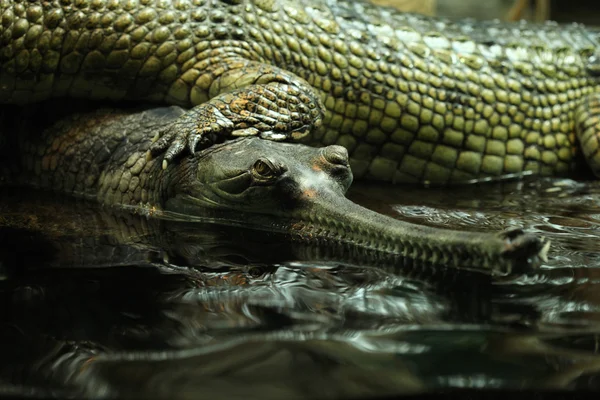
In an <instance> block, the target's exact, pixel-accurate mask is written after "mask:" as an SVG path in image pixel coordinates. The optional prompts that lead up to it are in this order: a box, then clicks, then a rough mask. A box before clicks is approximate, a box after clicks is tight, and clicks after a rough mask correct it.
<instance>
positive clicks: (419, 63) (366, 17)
mask: <svg viewBox="0 0 600 400" xmlns="http://www.w3.org/2000/svg"><path fill="white" fill-rule="evenodd" d="M0 16H1V24H0V66H1V70H0V102H2V103H15V104H23V103H30V102H35V101H38V100H42V99H47V98H51V97H64V96H69V97H77V98H90V99H110V100H122V99H127V100H136V101H142V100H144V101H151V102H158V103H170V104H176V105H180V106H185V107H192V106H196V107H195V108H192V109H191V110H190V112H189V113H188V114H186V115H183V116H182V117H181V118H180V119H179V121H176V122H174V123H173V125H172V127H170V128H167V129H165V130H164V132H161V138H160V139H159V140H158V141H157V142H156V144H155V145H154V146H153V148H152V153H153V154H154V155H155V156H158V155H159V154H161V153H164V154H163V157H164V160H166V161H168V160H171V159H173V158H174V157H175V156H176V155H178V154H179V153H184V152H186V151H192V152H193V150H194V149H195V147H196V145H197V143H198V142H199V141H201V138H204V139H214V138H215V137H217V136H224V137H232V136H243V135H259V136H261V137H263V138H269V139H273V140H285V139H296V140H300V139H302V140H304V141H305V142H307V143H310V144H313V145H329V144H339V145H342V146H344V147H346V148H347V149H348V150H349V152H350V158H351V165H352V168H353V171H354V174H355V176H357V177H370V178H375V179H379V180H385V181H395V182H414V181H431V182H449V181H465V180H466V181H469V180H477V179H481V178H484V177H486V176H498V175H504V174H511V173H519V172H521V171H532V172H533V173H539V174H542V175H565V174H568V173H570V172H572V171H573V170H574V169H575V167H576V166H577V164H578V162H577V161H578V160H579V159H580V155H583V156H584V157H585V159H586V160H587V164H588V165H589V167H590V168H591V170H592V171H593V172H594V173H595V174H599V173H600V155H598V148H599V147H598V132H599V129H600V125H599V123H598V110H599V107H598V105H599V104H600V102H599V96H600V95H599V94H598V88H599V87H600V86H599V85H598V82H599V76H600V62H599V61H598V59H597V58H596V55H597V53H598V47H599V46H598V42H599V39H600V30H598V29H593V28H589V27H587V28H586V27H583V26H580V25H572V26H559V25H557V24H553V23H548V24H543V25H533V24H527V23H516V24H515V23H512V24H506V23H501V22H474V21H461V22H457V23H454V22H451V21H448V20H445V19H439V18H429V17H424V16H419V15H413V14H405V13H401V12H398V11H395V10H392V9H389V8H382V7H377V6H374V5H372V4H370V3H367V2H364V1H354V0H352V1H350V0H347V1H344V0H304V1H295V0H294V1H292V0H175V1H164V0H122V1H120V0H108V1H100V0H54V1H29V0H28V1H25V0H23V1H21V0H12V1H10V0H1V1H0ZM186 149H189V150H186Z"/></svg>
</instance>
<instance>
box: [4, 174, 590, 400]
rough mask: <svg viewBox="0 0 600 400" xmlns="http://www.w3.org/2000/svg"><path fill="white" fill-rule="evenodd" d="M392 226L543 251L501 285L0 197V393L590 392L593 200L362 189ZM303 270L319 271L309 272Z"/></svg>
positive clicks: (263, 237)
mask: <svg viewBox="0 0 600 400" xmlns="http://www.w3.org/2000/svg"><path fill="white" fill-rule="evenodd" d="M351 197H352V198H353V199H354V200H355V201H357V202H359V203H361V204H363V205H366V206H368V207H370V208H374V209H376V210H378V211H380V212H383V213H386V214H389V215H392V216H394V217H397V218H402V219H407V220H411V221H416V222H421V223H427V224H431V225H435V226H447V227H453V228H459V229H469V230H480V231H486V230H491V231H496V230H500V229H504V228H508V227H511V226H524V227H526V228H527V229H529V230H532V231H535V232H537V233H539V234H541V235H544V236H546V237H548V238H549V239H551V241H552V247H551V251H550V254H549V256H550V259H549V261H548V263H546V264H545V265H543V267H542V268H541V269H540V270H539V271H537V272H535V273H532V274H530V275H527V276H518V277H513V278H505V279H502V280H498V281H494V282H492V281H490V280H489V279H487V278H485V277H482V276H479V275H456V274H453V273H450V272H448V271H440V272H439V273H433V272H431V271H418V270H415V267H413V268H412V269H410V271H409V270H408V269H407V270H405V269H404V268H405V267H403V266H399V265H396V266H387V267H386V266H381V265H369V264H368V263H365V262H364V261H356V260H353V259H352V256H351V255H346V256H344V257H341V258H340V259H338V260H336V259H332V258H331V257H322V261H302V260H303V259H304V260H306V259H307V258H306V257H305V256H306V255H307V254H309V253H310V252H308V251H307V249H303V250H302V251H298V249H297V248H296V249H294V248H291V247H290V246H288V244H286V241H285V240H282V238H281V237H280V236H278V235H276V234H269V233H261V232H255V231H252V230H248V229H245V228H240V227H237V228H236V227H224V226H220V225H215V224H207V223H196V224H180V223H175V222H168V221H156V220H153V219H148V218H146V217H143V216H136V215H130V214H125V213H115V212H113V211H110V210H99V209H97V208H95V207H90V206H88V205H86V204H82V203H73V202H68V201H66V200H65V199H55V198H50V196H47V195H45V194H44V195H40V194H35V193H33V194H32V193H27V194H26V195H22V194H19V195H17V194H14V193H9V192H3V193H1V196H0V198H2V203H0V268H1V270H0V273H1V277H2V280H1V281H0V297H1V300H0V301H1V302H2V305H1V306H0V313H1V314H2V315H1V316H0V321H1V325H0V334H1V336H2V340H0V354H1V355H2V357H0V394H7V393H19V394H22V395H28V396H32V397H36V396H47V395H55V396H59V397H60V396H66V395H72V396H82V395H84V396H89V397H100V398H101V397H113V396H115V395H120V396H124V397H138V398H165V399H176V398H177V399H179V398H181V399H185V398H190V399H192V398H194V399H196V398H214V399H219V398H222V399H231V398H238V397H239V398H242V397H243V398H257V399H279V398H311V399H314V398H323V399H325V398H361V397H367V396H375V395H391V394H394V395H395V394H414V393H423V392H427V391H432V390H438V389H442V388H506V389H524V388H535V389H552V390H554V389H569V390H571V389H600V356H598V355H597V352H598V348H599V347H600V341H599V339H600V241H599V238H600V229H599V228H600V186H599V185H597V184H596V183H577V182H574V181H568V180H553V181H552V180H542V181H539V180H537V181H536V180H530V181H523V182H511V183H503V184H494V185H482V186H471V187H459V188H451V189H449V188H444V189H416V188H406V187H390V186H377V185H362V186H361V185H355V186H354V188H353V190H352V192H351ZM312 257H313V258H311V259H313V260H318V259H319V257H318V255H317V257H316V258H315V256H314V254H313V255H312Z"/></svg>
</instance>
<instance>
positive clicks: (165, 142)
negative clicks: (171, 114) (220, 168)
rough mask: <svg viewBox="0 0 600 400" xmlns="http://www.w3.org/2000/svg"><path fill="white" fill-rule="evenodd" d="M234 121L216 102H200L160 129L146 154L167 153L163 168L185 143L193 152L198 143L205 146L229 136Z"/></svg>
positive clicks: (179, 152)
mask: <svg viewBox="0 0 600 400" xmlns="http://www.w3.org/2000/svg"><path fill="white" fill-rule="evenodd" d="M234 126H235V125H234V123H233V122H232V121H231V120H230V119H229V118H227V117H226V116H225V115H223V113H221V112H220V111H219V110H218V109H217V108H215V107H213V106H200V107H196V108H195V109H193V110H191V111H189V112H187V113H185V114H184V115H182V116H181V117H179V118H178V119H177V120H176V121H175V122H173V123H172V124H170V125H169V126H168V127H166V128H165V129H163V130H162V131H160V132H157V134H156V136H155V137H154V139H153V143H152V145H151V146H150V149H149V151H148V154H147V158H148V159H152V158H154V157H156V156H157V155H159V154H161V153H164V157H163V162H162V168H163V169H166V168H167V165H168V163H169V162H171V161H172V160H173V159H174V158H175V157H177V156H178V155H180V154H182V153H183V152H184V151H185V149H186V147H187V149H188V151H189V153H190V154H194V152H195V151H196V149H197V148H198V146H199V145H200V146H206V145H210V144H213V143H215V142H216V141H218V138H219V137H226V136H229V135H230V134H231V132H232V131H233V129H234Z"/></svg>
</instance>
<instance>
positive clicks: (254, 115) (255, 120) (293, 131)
mask: <svg viewBox="0 0 600 400" xmlns="http://www.w3.org/2000/svg"><path fill="white" fill-rule="evenodd" d="M322 117H323V106H322V104H321V102H320V101H319V100H318V99H316V98H315V97H314V96H309V95H307V94H305V93H304V92H303V91H302V90H301V89H300V88H298V87H296V86H293V85H288V84H280V83H274V84H269V85H255V86H250V87H247V88H244V89H240V90H237V91H234V92H231V93H227V94H223V95H221V96H217V97H215V98H214V99H212V100H211V101H209V102H208V103H205V104H201V105H199V106H197V107H195V108H193V109H191V110H189V111H188V112H186V113H185V114H184V115H182V116H181V117H179V119H178V120H177V121H175V122H173V123H172V124H171V125H170V126H168V127H167V128H165V129H164V130H163V131H161V132H158V133H157V135H156V137H155V141H154V143H152V145H151V146H150V149H149V152H148V158H149V159H150V158H153V157H156V156H157V155H159V154H162V153H164V157H163V168H166V167H167V165H168V163H169V162H171V161H172V160H173V159H174V158H175V157H177V156H179V155H180V154H182V153H184V152H185V151H186V149H187V151H189V153H190V154H193V153H194V152H195V151H196V150H197V148H198V146H206V145H210V144H213V143H216V142H219V141H223V140H226V139H228V138H232V137H241V136H260V137H261V138H263V139H268V140H276V141H282V140H290V139H292V140H297V139H300V138H302V137H304V136H306V135H308V134H310V133H311V132H312V131H314V130H315V129H316V128H318V127H319V126H320V125H321V122H322Z"/></svg>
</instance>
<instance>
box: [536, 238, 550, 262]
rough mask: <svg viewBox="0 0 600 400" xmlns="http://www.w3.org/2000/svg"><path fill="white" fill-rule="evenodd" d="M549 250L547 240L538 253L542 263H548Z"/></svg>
mask: <svg viewBox="0 0 600 400" xmlns="http://www.w3.org/2000/svg"><path fill="white" fill-rule="evenodd" d="M549 249H550V241H549V240H548V241H547V242H546V243H545V244H544V246H543V247H542V250H540V252H539V253H538V256H539V257H540V258H541V259H542V261H543V262H548V250H549Z"/></svg>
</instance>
